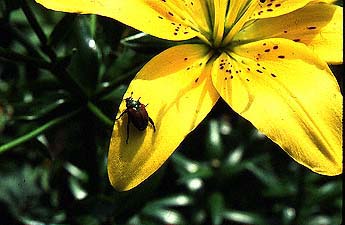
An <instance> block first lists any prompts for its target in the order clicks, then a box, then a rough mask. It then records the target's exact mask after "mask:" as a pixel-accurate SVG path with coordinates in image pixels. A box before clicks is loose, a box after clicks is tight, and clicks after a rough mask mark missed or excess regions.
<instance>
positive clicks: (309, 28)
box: [307, 27, 316, 30]
mask: <svg viewBox="0 0 345 225" xmlns="http://www.w3.org/2000/svg"><path fill="white" fill-rule="evenodd" d="M307 28H308V30H315V29H316V27H307Z"/></svg>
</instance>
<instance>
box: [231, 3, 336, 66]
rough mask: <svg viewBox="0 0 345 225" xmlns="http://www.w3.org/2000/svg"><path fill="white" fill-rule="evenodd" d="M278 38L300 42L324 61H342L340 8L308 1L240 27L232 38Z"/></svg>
mask: <svg viewBox="0 0 345 225" xmlns="http://www.w3.org/2000/svg"><path fill="white" fill-rule="evenodd" d="M272 37H282V38H287V39H290V40H293V41H296V42H302V43H304V44H306V45H307V46H308V47H309V48H311V49H312V50H313V51H314V52H315V53H316V54H318V55H319V56H320V57H321V58H322V59H324V60H325V61H326V62H328V63H333V64H339V63H342V62H343V9H342V7H339V6H335V5H329V4H325V3H311V4H309V5H307V6H305V7H304V8H302V9H299V10H296V11H294V12H292V13H289V14H286V15H283V16H279V17H274V18H266V19H260V20H256V21H255V22H254V23H251V24H250V25H249V26H246V27H245V28H243V29H242V30H241V31H240V32H239V33H237V34H236V35H235V37H234V41H242V42H248V41H255V40H261V39H265V38H272Z"/></svg>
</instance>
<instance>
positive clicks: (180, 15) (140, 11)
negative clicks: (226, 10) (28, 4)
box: [36, 0, 198, 40]
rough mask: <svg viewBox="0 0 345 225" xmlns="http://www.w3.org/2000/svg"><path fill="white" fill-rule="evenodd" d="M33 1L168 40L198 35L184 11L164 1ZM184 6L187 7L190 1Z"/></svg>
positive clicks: (50, 7)
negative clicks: (122, 24) (112, 20)
mask: <svg viewBox="0 0 345 225" xmlns="http://www.w3.org/2000/svg"><path fill="white" fill-rule="evenodd" d="M36 2H38V3H40V4H42V5H43V6H45V7H47V8H49V9H53V10H57V11H63V12H74V13H83V14H89V13H90V14H97V15H102V16H107V17H110V18H113V19H116V20H118V21H120V22H122V23H124V24H127V25H129V26H131V27H134V28H136V29H138V30H140V31H143V32H145V33H148V34H151V35H153V36H156V37H159V38H164V39H168V40H186V39H190V38H192V37H195V36H197V35H198V32H196V31H195V30H198V27H196V24H193V22H191V21H189V20H187V19H186V17H185V16H186V15H185V13H184V11H183V10H181V8H179V7H173V8H172V7H170V6H168V5H167V4H165V3H166V2H165V1H149V0H147V1H143V0H36ZM184 7H185V8H186V9H188V8H189V7H191V5H185V6H184ZM195 7H197V5H195ZM192 28H193V29H192Z"/></svg>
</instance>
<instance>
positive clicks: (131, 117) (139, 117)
mask: <svg viewBox="0 0 345 225" xmlns="http://www.w3.org/2000/svg"><path fill="white" fill-rule="evenodd" d="M132 96H133V91H132V92H131V96H130V97H128V98H125V101H126V109H125V111H123V112H122V113H121V115H120V116H119V117H118V118H117V119H115V120H119V119H120V118H121V117H122V116H123V115H124V114H127V138H126V144H128V139H129V124H130V122H132V123H133V125H134V127H136V128H137V129H138V130H140V131H144V130H145V129H146V127H147V125H148V124H149V123H150V124H151V125H152V127H153V132H156V127H155V124H154V122H153V120H152V119H151V117H149V115H148V113H147V111H146V106H147V105H148V104H146V105H144V104H142V103H141V102H140V98H141V97H139V98H138V100H134V99H133V97H132Z"/></svg>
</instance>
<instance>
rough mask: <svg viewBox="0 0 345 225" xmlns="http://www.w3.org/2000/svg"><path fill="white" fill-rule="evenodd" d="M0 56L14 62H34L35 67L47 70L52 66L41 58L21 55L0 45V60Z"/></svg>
mask: <svg viewBox="0 0 345 225" xmlns="http://www.w3.org/2000/svg"><path fill="white" fill-rule="evenodd" d="M2 58H3V59H4V60H8V61H11V62H14V63H16V62H23V63H30V64H34V65H36V66H37V67H40V68H44V69H48V70H50V69H51V68H52V66H51V65H50V63H48V62H45V61H43V60H39V59H36V58H32V57H30V56H25V55H21V54H19V53H16V52H12V51H8V50H7V49H4V48H2V47H0V60H1V59H2Z"/></svg>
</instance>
